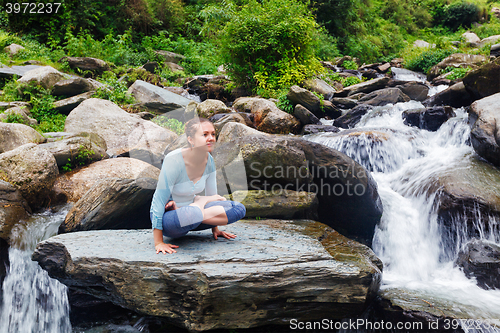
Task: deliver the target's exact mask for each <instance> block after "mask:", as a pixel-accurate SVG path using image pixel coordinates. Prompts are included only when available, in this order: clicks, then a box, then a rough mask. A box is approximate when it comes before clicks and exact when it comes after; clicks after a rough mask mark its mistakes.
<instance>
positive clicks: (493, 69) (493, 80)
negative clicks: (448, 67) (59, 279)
mask: <svg viewBox="0 0 500 333" xmlns="http://www.w3.org/2000/svg"><path fill="white" fill-rule="evenodd" d="M498 77H500V58H497V59H495V60H494V61H493V62H490V63H487V64H486V65H483V66H481V68H478V69H476V70H473V71H470V72H469V73H467V75H465V77H464V78H463V83H464V85H465V88H466V89H467V92H468V93H469V94H470V96H471V98H472V99H473V100H477V99H481V98H483V97H487V96H490V95H493V94H496V93H498V92H500V82H499V80H498Z"/></svg>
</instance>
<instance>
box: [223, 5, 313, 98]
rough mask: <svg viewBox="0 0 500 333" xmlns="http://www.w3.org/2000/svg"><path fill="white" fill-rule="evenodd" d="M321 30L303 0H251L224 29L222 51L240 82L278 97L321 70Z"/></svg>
mask: <svg viewBox="0 0 500 333" xmlns="http://www.w3.org/2000/svg"><path fill="white" fill-rule="evenodd" d="M317 29H318V27H317V24H316V22H315V21H314V18H313V17H312V15H311V13H310V11H309V10H308V8H307V5H306V4H304V3H303V2H300V1H296V0H263V1H262V2H261V3H259V2H257V1H255V0H250V1H249V3H248V4H247V5H245V6H243V7H242V8H241V9H240V10H239V11H237V12H235V13H234V15H233V17H232V18H231V20H230V21H229V22H228V23H227V24H226V26H225V27H224V29H223V30H222V32H221V33H220V35H219V37H218V44H219V45H220V48H219V50H220V52H221V57H222V59H223V61H224V65H225V66H226V68H228V70H229V72H230V75H231V77H232V78H233V80H235V81H236V83H238V84H241V85H244V86H246V87H247V88H250V89H257V92H258V93H259V94H262V93H264V94H263V95H269V96H272V95H275V94H276V93H275V92H273V91H274V90H276V89H280V88H285V87H287V86H290V85H293V84H297V83H300V82H302V81H303V80H304V79H305V78H306V77H308V76H311V75H314V74H316V73H319V72H321V70H322V66H321V65H320V63H319V61H318V60H317V59H316V58H315V57H314V49H313V46H314V36H315V34H316V33H317Z"/></svg>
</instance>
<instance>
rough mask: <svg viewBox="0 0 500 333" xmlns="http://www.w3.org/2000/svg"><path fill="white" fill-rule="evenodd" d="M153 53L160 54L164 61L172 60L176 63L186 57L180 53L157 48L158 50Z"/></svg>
mask: <svg viewBox="0 0 500 333" xmlns="http://www.w3.org/2000/svg"><path fill="white" fill-rule="evenodd" d="M155 53H156V54H158V55H160V56H161V57H163V59H164V60H165V62H173V63H174V64H178V63H179V62H180V61H182V60H183V59H186V57H185V56H183V55H182V54H178V53H174V52H170V51H164V50H159V51H155Z"/></svg>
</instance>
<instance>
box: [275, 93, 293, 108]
mask: <svg viewBox="0 0 500 333" xmlns="http://www.w3.org/2000/svg"><path fill="white" fill-rule="evenodd" d="M287 93H288V91H287V90H285V89H284V90H282V91H281V92H280V93H279V95H278V103H276V106H277V107H278V108H279V109H281V110H282V111H285V112H288V113H293V104H292V102H291V101H290V100H289V99H288V97H287V96H286V95H287Z"/></svg>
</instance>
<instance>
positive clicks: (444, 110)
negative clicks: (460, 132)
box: [402, 106, 456, 132]
mask: <svg viewBox="0 0 500 333" xmlns="http://www.w3.org/2000/svg"><path fill="white" fill-rule="evenodd" d="M455 116H456V114H455V112H453V109H452V108H451V107H449V106H435V107H430V108H424V109H413V110H406V111H404V112H403V113H402V117H403V119H404V123H405V125H408V126H415V127H418V128H420V129H425V130H428V131H433V132H435V131H437V130H438V129H439V127H441V125H442V124H444V123H445V122H446V121H447V120H448V119H450V118H452V117H455Z"/></svg>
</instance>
